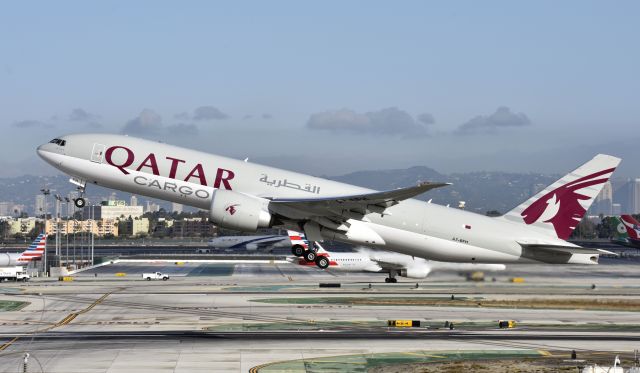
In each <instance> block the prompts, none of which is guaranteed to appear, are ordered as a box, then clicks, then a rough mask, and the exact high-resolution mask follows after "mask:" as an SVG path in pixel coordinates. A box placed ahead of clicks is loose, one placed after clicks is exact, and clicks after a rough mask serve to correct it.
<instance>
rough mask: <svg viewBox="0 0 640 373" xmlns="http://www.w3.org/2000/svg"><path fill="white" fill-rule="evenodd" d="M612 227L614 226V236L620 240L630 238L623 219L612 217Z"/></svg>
mask: <svg viewBox="0 0 640 373" xmlns="http://www.w3.org/2000/svg"><path fill="white" fill-rule="evenodd" d="M611 227H612V228H614V231H613V238H615V239H619V240H625V239H627V238H629V234H628V233H627V227H626V226H625V225H624V223H623V222H622V220H620V218H619V217H617V216H612V217H611Z"/></svg>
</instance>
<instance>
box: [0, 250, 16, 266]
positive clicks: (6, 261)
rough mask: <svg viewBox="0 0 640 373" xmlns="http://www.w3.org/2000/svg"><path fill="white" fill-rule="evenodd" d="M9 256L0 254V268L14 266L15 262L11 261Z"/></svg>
mask: <svg viewBox="0 0 640 373" xmlns="http://www.w3.org/2000/svg"><path fill="white" fill-rule="evenodd" d="M11 259H12V258H11V254H9V253H0V267H6V266H11V265H15V260H11ZM12 262H14V263H12Z"/></svg>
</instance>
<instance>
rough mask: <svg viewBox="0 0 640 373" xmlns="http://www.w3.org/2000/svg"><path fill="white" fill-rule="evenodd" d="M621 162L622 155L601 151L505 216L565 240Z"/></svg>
mask: <svg viewBox="0 0 640 373" xmlns="http://www.w3.org/2000/svg"><path fill="white" fill-rule="evenodd" d="M618 164H620V158H616V157H613V156H610V155H605V154H598V155H596V156H595V157H594V158H593V159H591V160H590V161H588V162H587V163H585V164H583V165H582V166H580V167H578V168H577V169H575V170H574V171H572V172H570V173H568V174H567V175H565V176H563V177H562V178H561V179H560V180H558V181H556V182H555V183H553V184H551V185H549V186H548V187H546V188H545V189H544V190H543V191H541V192H540V193H538V194H536V195H535V196H533V197H531V198H529V199H528V200H527V201H526V202H524V203H522V204H521V205H519V206H518V207H516V208H514V209H513V210H511V211H509V212H508V213H506V214H505V215H504V218H506V219H508V220H510V221H515V222H519V223H523V224H527V225H530V226H532V227H536V228H538V229H540V230H542V231H545V232H547V233H549V235H550V236H552V237H557V238H560V239H563V240H566V239H568V238H569V236H570V235H571V232H573V230H574V229H575V227H576V226H577V225H578V223H579V222H580V220H582V217H583V216H584V214H585V213H586V212H587V210H588V209H589V207H590V206H591V204H592V203H593V201H594V199H595V198H596V196H597V195H598V194H599V193H600V191H601V190H602V187H603V186H604V184H605V183H606V182H607V181H608V180H609V178H610V177H611V174H613V171H615V169H616V167H618Z"/></svg>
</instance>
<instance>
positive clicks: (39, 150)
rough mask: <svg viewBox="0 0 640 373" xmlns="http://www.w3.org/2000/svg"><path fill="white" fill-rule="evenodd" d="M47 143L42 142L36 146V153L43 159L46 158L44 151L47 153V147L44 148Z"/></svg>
mask: <svg viewBox="0 0 640 373" xmlns="http://www.w3.org/2000/svg"><path fill="white" fill-rule="evenodd" d="M46 146H47V144H42V145H40V146H38V148H37V149H36V152H37V153H38V156H39V157H40V158H42V159H44V160H46V159H47V158H46V156H47V155H46V153H48V151H47V149H46Z"/></svg>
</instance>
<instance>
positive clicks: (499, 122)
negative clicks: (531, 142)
mask: <svg viewBox="0 0 640 373" xmlns="http://www.w3.org/2000/svg"><path fill="white" fill-rule="evenodd" d="M529 125H531V121H530V120H529V118H528V117H527V116H526V115H525V114H523V113H513V112H511V109H509V108H508V107H506V106H500V107H499V108H498V109H497V110H496V112H495V113H493V114H491V115H478V116H476V117H474V118H471V119H470V120H469V121H468V122H466V123H464V124H462V125H460V127H458V129H456V131H455V132H456V133H459V134H470V133H493V132H496V131H497V130H498V129H500V128H507V127H524V126H529Z"/></svg>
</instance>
